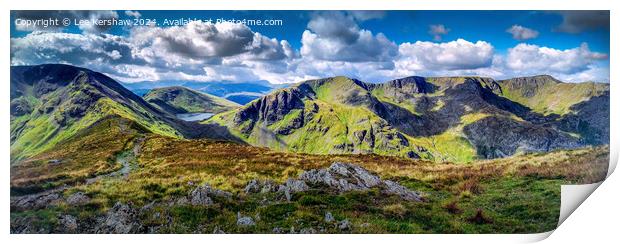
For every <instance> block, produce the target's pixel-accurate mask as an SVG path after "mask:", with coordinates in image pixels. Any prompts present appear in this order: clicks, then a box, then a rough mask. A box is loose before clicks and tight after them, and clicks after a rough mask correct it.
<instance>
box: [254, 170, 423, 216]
mask: <svg viewBox="0 0 620 244" xmlns="http://www.w3.org/2000/svg"><path fill="white" fill-rule="evenodd" d="M260 186H261V184H260V181H258V180H252V181H250V182H249V183H248V185H247V186H246V192H248V193H257V192H259V191H258V189H261V187H260ZM313 188H329V189H332V190H334V191H336V192H338V193H343V192H348V191H367V190H370V189H371V188H379V189H381V191H382V192H383V193H385V194H389V195H396V196H399V197H401V198H402V199H403V200H406V201H421V200H422V197H421V196H420V194H419V193H418V192H415V191H411V190H409V189H407V188H406V187H404V186H402V185H400V184H398V183H396V182H393V181H390V180H381V178H379V176H377V175H375V174H372V173H370V172H368V171H367V170H366V169H364V168H362V167H360V166H358V165H355V164H349V163H340V162H335V163H333V164H332V165H331V166H329V168H326V169H312V170H308V171H305V172H303V173H302V174H301V175H300V176H299V177H298V178H297V179H288V180H287V181H286V182H285V183H284V184H282V185H280V186H279V187H278V190H277V192H278V193H281V194H283V195H284V197H285V198H286V200H287V201H290V200H291V194H293V193H296V192H304V191H308V190H310V189H313ZM268 189H273V188H268ZM261 192H262V191H261ZM264 192H268V191H264ZM328 217H330V219H333V216H331V213H329V216H328V214H326V216H325V218H326V219H327V218H328Z"/></svg>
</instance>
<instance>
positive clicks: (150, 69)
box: [11, 11, 610, 83]
mask: <svg viewBox="0 0 620 244" xmlns="http://www.w3.org/2000/svg"><path fill="white" fill-rule="evenodd" d="M138 16H139V18H141V19H155V20H157V23H158V24H159V25H158V26H152V27H148V26H133V27H128V26H113V27H101V26H81V27H78V26H75V25H70V26H69V27H64V26H57V27H47V28H43V27H41V26H25V25H24V24H23V23H25V22H23V21H22V22H21V24H18V22H17V20H18V19H20V20H37V19H46V18H60V19H62V18H69V19H71V20H74V19H135V18H136V17H138ZM11 18H12V21H11V63H12V65H24V64H26V65H30V64H39V63H49V62H58V63H68V64H74V65H78V66H84V67H87V68H91V69H94V70H98V71H101V72H104V73H106V74H109V75H110V76H112V77H114V78H116V79H119V80H121V81H125V82H132V81H141V80H154V81H157V80H179V79H181V80H184V79H185V80H198V81H210V80H233V81H248V80H268V81H270V82H274V83H285V82H298V81H301V80H304V79H311V78H319V77H326V76H334V75H347V76H352V77H354V78H359V79H362V80H367V81H371V82H380V81H385V80H389V79H394V78H399V77H402V76H409V75H423V76H447V75H480V76H490V77H493V78H497V79H501V78H509V77H514V76H527V75H536V74H541V73H545V74H550V75H554V76H556V77H557V78H559V79H562V80H564V81H568V82H580V81H587V80H594V81H600V82H609V57H608V56H607V54H608V53H609V49H610V44H609V40H610V37H609V12H607V11H570V12H558V11H327V12H326V11H321V12H317V11H79V12H76V11H66V12H64V11H53V12H49V11H48V12H45V11H36V12H23V11H22V12H20V11H13V12H11ZM179 18H186V19H187V18H199V19H207V18H210V19H213V20H215V19H218V18H225V19H232V18H234V19H259V20H266V19H272V20H282V23H283V24H282V25H281V26H256V25H253V26H246V25H243V24H231V23H226V24H213V23H202V22H201V23H192V24H190V25H186V26H176V27H173V26H164V25H163V24H162V22H163V20H164V19H169V20H172V19H179Z"/></svg>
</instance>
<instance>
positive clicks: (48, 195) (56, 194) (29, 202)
mask: <svg viewBox="0 0 620 244" xmlns="http://www.w3.org/2000/svg"><path fill="white" fill-rule="evenodd" d="M62 201H63V198H62V195H61V193H60V191H47V192H41V193H37V194H31V195H26V196H20V197H12V198H11V208H13V209H16V210H29V209H41V208H47V207H50V206H54V205H57V204H59V203H61V202H62Z"/></svg>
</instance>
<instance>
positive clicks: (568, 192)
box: [549, 143, 618, 235]
mask: <svg viewBox="0 0 620 244" xmlns="http://www.w3.org/2000/svg"><path fill="white" fill-rule="evenodd" d="M611 145H612V147H611V148H614V146H615V145H614V144H613V143H612V144H611ZM609 156H610V157H609V158H610V160H609V167H608V169H607V176H606V177H605V179H607V178H609V176H611V174H612V173H613V172H614V170H615V169H616V165H617V164H618V151H617V150H610V152H609ZM604 181H605V180H602V181H599V182H596V183H592V184H582V185H562V186H561V200H560V201H561V205H560V217H559V218H558V227H560V225H562V223H564V221H565V220H566V219H567V218H568V216H570V215H571V214H572V213H573V212H574V211H575V210H576V209H577V208H578V207H579V206H580V205H581V204H582V203H583V202H584V201H585V200H586V199H587V198H588V197H589V196H590V195H591V194H592V193H593V192H594V191H595V190H596V189H597V188H598V187H599V186H600V185H601V184H602V183H603V182H604ZM551 233H553V231H551V232H549V235H550V234H551Z"/></svg>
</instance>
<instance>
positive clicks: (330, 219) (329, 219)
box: [325, 212, 336, 223]
mask: <svg viewBox="0 0 620 244" xmlns="http://www.w3.org/2000/svg"><path fill="white" fill-rule="evenodd" d="M335 220H336V219H334V216H333V215H332V213H331V212H327V213H325V222H327V223H331V222H334V221H335Z"/></svg>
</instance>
